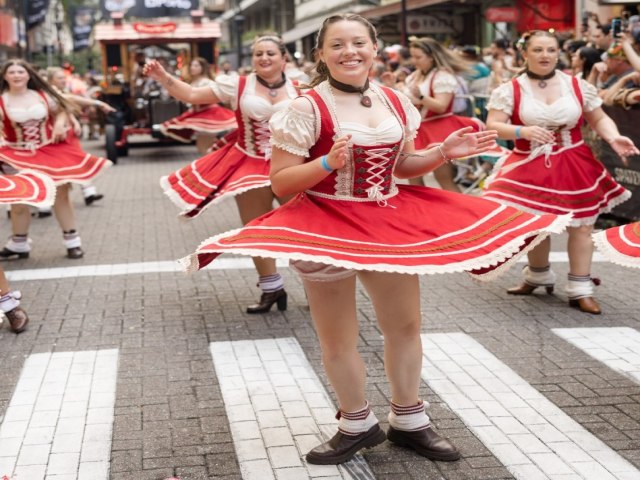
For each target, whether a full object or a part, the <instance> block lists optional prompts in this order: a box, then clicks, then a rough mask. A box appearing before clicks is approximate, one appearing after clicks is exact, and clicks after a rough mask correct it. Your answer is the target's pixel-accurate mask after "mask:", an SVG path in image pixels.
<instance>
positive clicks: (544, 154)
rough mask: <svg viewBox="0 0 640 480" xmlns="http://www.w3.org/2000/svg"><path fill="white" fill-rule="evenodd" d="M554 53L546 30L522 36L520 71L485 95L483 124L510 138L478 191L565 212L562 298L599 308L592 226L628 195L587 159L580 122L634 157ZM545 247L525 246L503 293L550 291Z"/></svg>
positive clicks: (590, 90)
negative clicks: (516, 275) (513, 283)
mask: <svg viewBox="0 0 640 480" xmlns="http://www.w3.org/2000/svg"><path fill="white" fill-rule="evenodd" d="M559 52H560V48H559V46H558V41H557V39H556V38H555V37H554V36H553V35H552V34H551V33H549V32H546V31H535V32H533V33H532V34H531V35H530V36H527V37H525V41H524V51H523V55H524V57H525V59H526V62H527V69H526V71H525V73H524V74H522V75H520V76H518V77H517V78H514V79H513V80H512V81H511V82H509V83H506V84H504V85H502V86H501V87H499V88H498V89H496V90H495V91H494V92H493V94H492V95H491V99H490V101H489V104H488V109H489V116H488V118H487V124H488V126H489V127H490V128H495V129H496V130H498V133H499V135H500V137H501V138H504V139H511V140H515V144H516V148H515V150H514V151H513V153H512V154H510V155H509V156H507V157H506V158H504V159H502V160H501V161H500V162H499V163H498V165H497V166H496V173H495V175H494V177H493V178H492V180H491V181H490V183H489V185H488V188H487V190H486V191H485V193H484V195H485V197H487V198H491V199H494V200H497V201H499V202H501V203H504V204H507V205H511V206H515V207H517V208H520V209H522V210H524V211H527V212H530V213H536V214H543V213H552V214H556V215H562V214H571V215H572V216H573V219H572V221H571V228H569V229H568V231H569V242H568V247H567V250H568V253H569V278H568V284H567V289H566V291H567V295H568V297H569V304H570V305H571V306H572V307H576V308H579V309H580V310H582V311H583V312H587V313H592V314H599V313H600V306H599V305H598V303H597V302H596V301H595V299H594V298H593V284H592V279H591V259H592V256H593V243H592V241H591V232H592V231H593V224H594V223H595V221H596V219H597V218H598V215H599V214H600V213H603V212H607V211H609V210H611V209H612V208H613V207H614V206H615V205H617V204H619V203H621V202H623V201H625V200H626V199H628V198H629V196H630V193H629V192H628V191H626V190H625V189H624V188H623V187H622V186H620V185H619V184H618V183H616V182H615V180H614V179H613V178H612V177H611V175H609V173H608V172H607V170H606V169H605V167H604V166H603V165H602V164H601V163H600V162H599V161H598V160H596V159H595V157H594V156H593V153H592V152H591V150H590V149H589V147H588V146H587V145H585V143H584V141H583V140H582V136H581V132H580V125H581V124H582V121H583V119H585V120H587V122H589V125H590V126H591V128H593V129H594V130H595V131H596V132H597V133H598V135H600V136H601V137H602V138H603V139H604V140H605V141H607V142H608V143H609V144H610V145H611V147H612V148H613V149H614V150H615V152H616V153H617V154H618V155H620V156H621V157H623V158H626V157H628V156H630V155H637V154H638V149H637V148H636V147H635V145H634V144H633V142H632V141H631V140H630V139H629V138H627V137H623V136H621V135H620V133H619V132H618V128H617V127H616V125H615V123H613V121H612V120H611V119H610V118H609V117H608V116H607V115H606V114H605V113H604V111H603V110H602V109H601V108H600V105H601V104H602V100H601V99H600V98H599V97H598V95H597V92H596V90H595V88H594V87H593V86H591V85H589V84H588V83H587V82H585V81H584V80H579V79H577V78H575V77H571V76H569V75H566V74H564V73H562V72H560V71H558V70H556V64H557V62H558V58H559ZM550 250H551V242H550V241H549V239H547V240H545V241H544V242H543V243H541V244H540V245H539V246H538V247H536V248H535V249H534V250H532V251H531V252H529V265H528V266H527V267H525V269H524V283H523V284H521V285H520V286H518V287H515V288H511V289H509V290H508V293H510V294H513V295H530V294H532V293H533V291H534V290H535V289H536V288H537V287H545V288H546V289H547V292H549V293H551V292H552V291H553V287H554V284H555V280H556V276H555V274H554V273H553V271H552V270H551V267H550V264H549V252H550Z"/></svg>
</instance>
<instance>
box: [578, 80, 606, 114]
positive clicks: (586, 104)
mask: <svg viewBox="0 0 640 480" xmlns="http://www.w3.org/2000/svg"><path fill="white" fill-rule="evenodd" d="M580 91H581V92H582V108H583V109H584V111H585V112H592V111H593V110H595V109H596V108H598V107H601V106H602V99H601V98H600V97H599V96H598V90H597V89H596V87H594V86H593V85H591V84H590V83H589V82H587V81H585V80H583V79H580Z"/></svg>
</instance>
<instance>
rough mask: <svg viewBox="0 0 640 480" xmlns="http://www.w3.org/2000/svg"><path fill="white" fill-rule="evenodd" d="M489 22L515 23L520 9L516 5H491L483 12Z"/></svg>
mask: <svg viewBox="0 0 640 480" xmlns="http://www.w3.org/2000/svg"><path fill="white" fill-rule="evenodd" d="M484 17H485V18H486V19H487V22H489V23H499V22H504V23H516V22H517V21H518V19H519V18H520V10H518V9H517V8H516V7H491V8H487V9H486V10H485V12H484Z"/></svg>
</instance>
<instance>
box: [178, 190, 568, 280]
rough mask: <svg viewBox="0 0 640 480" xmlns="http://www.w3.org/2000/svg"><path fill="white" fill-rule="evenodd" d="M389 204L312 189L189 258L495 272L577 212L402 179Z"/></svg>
mask: <svg viewBox="0 0 640 480" xmlns="http://www.w3.org/2000/svg"><path fill="white" fill-rule="evenodd" d="M398 189H399V192H398V194H397V195H395V196H393V197H391V198H388V199H387V202H388V204H387V205H386V206H381V205H378V203H377V202H375V201H361V202H359V201H354V200H337V199H335V198H324V197H319V196H317V195H312V194H308V193H304V194H299V195H298V196H296V197H295V198H294V199H293V200H291V201H289V202H288V203H286V204H284V205H282V206H281V207H279V208H277V209H275V210H273V211H272V212H270V213H268V214H266V215H263V216H262V217H260V218H258V219H256V220H253V221H252V222H250V223H248V224H247V225H246V226H245V227H243V228H240V229H238V230H233V231H230V232H227V233H223V234H220V235H216V236H214V237H211V238H209V239H207V240H205V241H204V242H203V243H202V244H201V245H200V246H199V247H198V249H197V251H196V252H195V253H194V254H192V255H191V256H189V257H186V258H185V259H182V263H183V264H184V265H185V267H186V268H187V270H197V269H200V268H203V267H204V266H206V265H207V264H208V263H210V262H211V261H212V260H214V259H215V258H216V257H217V256H218V255H220V254H221V253H224V252H229V253H235V254H241V255H250V256H257V257H267V258H288V259H291V260H307V261H313V262H318V263H323V264H328V265H334V266H338V267H344V268H348V269H353V270H371V271H380V272H397V273H407V274H433V273H449V272H461V271H468V272H470V273H472V274H473V275H474V276H476V277H478V278H484V279H491V278H494V277H496V276H497V275H498V274H499V273H500V272H502V271H504V270H506V268H507V267H508V266H509V265H510V264H511V263H512V262H513V261H515V260H516V258H517V257H518V256H519V255H518V254H519V253H523V252H524V251H527V250H528V249H530V248H532V247H533V246H535V245H537V244H538V243H539V242H540V241H542V240H543V239H544V238H545V237H546V236H547V235H548V234H549V233H551V232H553V233H559V232H562V231H563V230H564V228H565V226H566V224H567V223H568V222H569V220H570V219H569V217H568V216H565V217H557V216H554V215H542V216H538V215H531V214H529V213H526V212H523V211H520V210H517V209H515V208H513V207H509V206H506V205H500V204H498V203H496V202H493V201H489V200H485V199H482V198H478V197H471V196H467V195H462V194H458V193H452V192H447V191H443V190H439V189H435V188H427V187H418V186H410V185H398Z"/></svg>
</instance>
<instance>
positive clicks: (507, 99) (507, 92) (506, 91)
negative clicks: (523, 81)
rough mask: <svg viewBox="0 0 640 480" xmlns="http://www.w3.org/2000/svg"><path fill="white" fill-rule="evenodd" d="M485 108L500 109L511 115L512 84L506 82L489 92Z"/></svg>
mask: <svg viewBox="0 0 640 480" xmlns="http://www.w3.org/2000/svg"><path fill="white" fill-rule="evenodd" d="M487 110H500V111H502V112H504V113H506V114H507V115H509V116H511V114H512V113H513V85H512V84H511V82H506V83H503V84H502V85H500V86H499V87H497V88H495V89H494V90H493V92H491V98H489V102H488V103H487Z"/></svg>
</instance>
